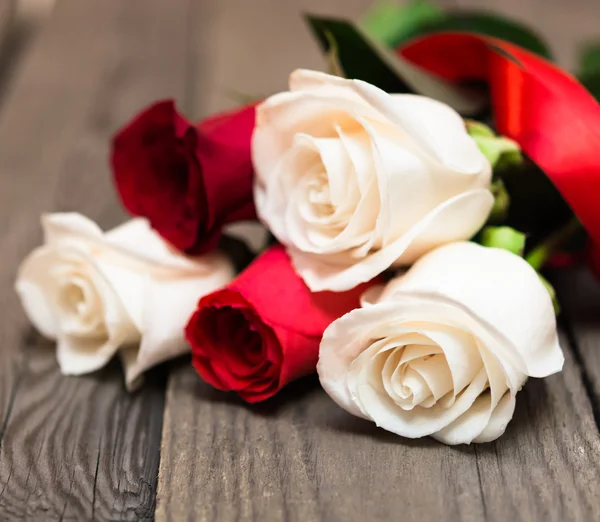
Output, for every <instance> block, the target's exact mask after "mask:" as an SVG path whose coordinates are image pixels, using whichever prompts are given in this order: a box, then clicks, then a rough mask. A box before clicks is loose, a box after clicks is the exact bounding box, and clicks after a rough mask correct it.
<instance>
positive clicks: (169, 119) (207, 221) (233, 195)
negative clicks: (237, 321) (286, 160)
mask: <svg viewBox="0 0 600 522" xmlns="http://www.w3.org/2000/svg"><path fill="white" fill-rule="evenodd" d="M253 129H254V107H253V106H248V107H245V108H243V109H240V110H237V111H233V112H230V113H226V114H220V115H217V116H214V117H212V118H209V119H207V120H204V121H202V122H200V123H199V124H198V125H197V126H195V125H193V124H191V123H190V122H189V121H187V120H186V119H185V118H184V117H183V116H182V115H181V114H179V113H178V112H177V109H176V108H175V104H174V102H173V100H164V101H160V102H157V103H155V104H154V105H151V106H150V107H148V108H147V109H145V110H144V111H142V112H141V113H140V114H138V115H137V116H136V117H135V118H134V119H133V120H132V121H131V122H130V123H128V124H127V125H126V126H125V127H124V128H123V129H122V130H121V131H119V132H118V133H117V134H116V136H115V137H114V140H113V148H112V167H113V173H114V179H115V182H116V185H117V189H118V191H119V194H120V196H121V200H122V201H123V204H124V206H125V208H126V209H127V210H128V211H129V212H130V213H131V214H133V215H135V216H142V217H145V218H147V219H148V220H149V221H150V223H151V225H152V227H153V228H154V229H155V230H156V231H157V232H158V233H159V234H160V235H161V236H163V237H164V238H165V239H166V240H167V241H169V242H170V243H171V244H172V245H173V246H175V247H176V248H178V249H179V250H183V251H185V252H187V253H189V254H193V255H196V254H201V253H203V252H207V251H209V250H212V249H213V248H214V247H215V245H216V243H217V241H218V239H219V236H220V233H221V229H222V227H223V225H225V224H227V223H231V222H234V221H240V220H246V219H254V218H255V210H254V202H253V198H252V177H253V171H252V159H251V154H250V139H251V137H252V131H253Z"/></svg>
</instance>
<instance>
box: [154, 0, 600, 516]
mask: <svg viewBox="0 0 600 522" xmlns="http://www.w3.org/2000/svg"><path fill="white" fill-rule="evenodd" d="M457 3H460V4H462V5H471V6H479V7H482V6H483V7H491V6H492V2H491V1H490V0H487V1H485V0H481V1H479V2H477V1H476V0H474V1H471V2H469V1H468V0H466V1H459V2H448V4H449V5H456V4H457ZM368 4H369V2H368V1H364V2H361V1H356V2H354V1H353V2H340V1H337V2H336V1H335V0H329V1H326V2H322V1H321V2H318V4H317V2H311V1H310V0H305V1H302V2H289V3H288V2H279V1H276V0H273V1H267V0H261V1H258V2H252V3H249V2H243V1H232V0H230V1H226V2H203V4H202V5H203V9H204V14H205V16H206V17H207V18H205V19H204V20H203V21H202V22H201V21H200V20H199V21H198V22H197V23H199V24H200V23H204V24H206V25H207V26H208V27H206V30H207V31H209V33H208V34H210V36H207V34H205V32H204V31H201V30H200V31H197V32H196V34H197V35H199V36H197V38H198V39H197V40H195V41H193V42H192V48H193V49H192V53H193V54H194V53H195V55H196V56H198V57H201V59H199V60H196V61H195V63H196V65H197V69H196V72H195V73H194V76H193V77H192V79H191V80H190V81H191V82H192V83H193V84H194V85H196V86H197V88H195V89H193V92H195V93H198V96H199V97H198V98H194V99H193V101H192V102H191V105H189V107H190V109H193V110H194V112H195V113H196V114H198V115H204V114H206V113H208V112H211V111H214V110H218V109H223V108H226V107H229V106H231V105H232V104H233V102H232V101H231V100H229V99H228V98H227V97H226V95H225V94H224V91H223V89H222V87H223V86H225V87H234V88H236V89H237V90H240V91H243V92H249V93H256V94H264V93H270V92H273V91H274V90H277V89H282V88H285V78H286V77H287V74H288V72H289V70H290V67H292V68H293V67H295V66H304V67H311V68H321V67H322V61H321V60H320V57H319V56H318V54H317V53H316V48H315V46H314V44H313V43H312V42H311V40H310V37H309V35H308V33H307V32H306V31H305V30H304V28H303V27H302V21H301V20H300V19H299V17H298V13H299V11H301V10H304V11H306V10H312V9H315V8H316V9H318V10H319V12H329V13H330V14H343V15H344V16H349V17H357V16H358V15H359V14H360V12H361V11H362V10H363V9H364V8H365V7H366V6H367V5H368ZM596 5H597V4H593V5H592V4H591V3H590V2H587V3H586V2H585V1H584V0H578V1H577V2H571V3H568V4H567V3H566V2H558V1H557V0H553V1H552V2H548V1H547V0H531V1H530V2H520V1H518V0H513V1H510V2H505V3H504V4H497V5H496V3H495V2H494V5H493V7H494V8H496V7H498V9H499V10H500V11H505V12H507V13H508V12H509V13H510V14H511V15H512V16H514V17H517V18H520V17H521V13H523V14H524V16H525V21H533V22H534V24H533V25H534V26H536V27H537V28H538V29H540V32H541V33H542V34H545V35H547V36H551V37H552V38H553V40H554V41H555V42H556V43H558V45H559V49H558V50H559V52H558V55H559V59H561V61H562V62H563V63H567V64H571V65H572V64H573V62H574V58H573V57H574V56H575V51H574V49H575V47H574V45H575V43H577V42H581V41H582V39H583V38H584V37H585V36H586V35H590V34H592V32H591V29H592V28H591V25H592V24H591V22H590V21H589V20H588V21H586V22H585V24H587V25H586V27H587V29H586V30H584V31H580V30H579V27H580V25H577V26H575V25H573V26H567V27H562V34H561V36H560V37H559V38H556V33H555V31H556V29H557V28H558V27H559V25H558V21H559V20H560V19H561V17H562V16H563V14H564V13H565V12H566V11H567V10H568V9H570V8H571V6H574V7H573V8H574V9H575V10H576V11H577V12H578V14H577V15H567V19H568V20H570V21H571V22H573V21H574V20H575V19H577V20H578V21H582V20H583V18H585V17H586V16H588V17H589V16H591V15H593V14H594V13H595V12H596ZM567 6H568V7H567ZM541 9H543V10H544V16H543V17H542V16H539V13H540V10H541ZM267 13H268V14H267ZM563 19H564V18H563ZM599 19H600V18H599V17H598V16H596V18H595V19H594V22H595V25H594V31H596V30H597V29H596V28H597V21H598V20H599ZM273 21H276V23H273ZM586 31H587V32H586ZM551 33H552V34H551ZM567 43H568V44H569V45H567ZM267 57H268V58H267ZM579 291H583V288H581V289H580V290H579ZM578 328H579V325H578V326H575V330H576V331H577V330H578ZM561 335H562V343H563V346H564V347H565V351H566V358H567V362H566V365H565V370H564V372H563V373H562V374H560V375H556V376H553V377H550V378H549V379H546V380H543V381H538V380H531V381H530V382H529V383H528V384H527V386H526V388H525V390H524V391H523V392H521V394H520V395H519V397H518V401H517V410H516V413H515V417H514V419H513V421H512V423H511V424H510V426H509V428H508V430H507V433H506V434H505V436H504V437H503V438H501V439H500V440H498V441H496V442H495V443H491V444H485V445H474V446H468V447H459V448H449V447H445V446H442V445H440V444H438V443H436V442H434V441H430V440H421V441H409V440H405V439H400V438H398V437H395V436H393V435H390V434H387V433H386V432H383V431H381V430H378V429H377V428H375V427H374V426H372V425H371V424H369V423H367V422H364V421H361V420H359V419H356V418H354V417H351V416H349V415H348V414H346V413H345V412H344V411H342V410H340V409H339V408H338V407H337V406H336V405H335V404H334V403H333V402H332V401H331V400H330V399H329V398H328V397H327V396H326V394H325V393H324V392H323V391H322V390H321V389H320V388H319V386H318V382H317V380H316V379H314V378H309V379H305V380H304V381H302V382H300V383H297V384H294V385H292V386H290V387H289V388H288V389H286V390H284V392H282V393H281V394H280V395H279V396H278V397H276V398H275V399H273V400H272V401H269V402H268V403H267V404H263V405H258V406H248V405H245V404H243V403H242V402H241V401H239V400H238V399H236V398H235V397H233V396H231V395H227V394H223V393H221V392H218V391H215V390H212V389H211V388H210V387H209V386H207V385H205V384H204V383H202V382H201V381H200V380H199V379H198V378H197V377H196V375H195V374H194V372H193V370H192V369H191V368H190V367H189V365H187V364H185V363H182V364H181V365H180V366H179V367H177V368H176V369H175V370H174V371H172V372H171V374H170V377H169V383H168V390H167V397H166V408H165V416H164V424H163V442H162V450H161V466H160V477H159V490H158V497H157V511H156V520H157V521H158V522H166V521H179V520H190V521H212V520H219V521H224V522H228V521H237V520H241V521H253V520H256V521H261V522H269V521H280V520H286V521H306V520H311V521H313V520H315V521H319V520H321V521H327V522H330V521H338V520H339V521H341V520H344V521H364V520H406V521H411V520H467V521H471V520H472V521H479V520H486V521H505V520H515V521H531V520H544V521H546V520H548V521H557V522H558V521H564V520H580V521H587V520H594V519H595V518H597V513H598V511H600V503H599V500H598V499H600V486H599V479H600V439H599V436H598V428H597V425H596V423H595V420H594V410H595V402H594V401H593V400H591V399H590V394H589V387H590V385H589V382H587V383H586V379H585V378H582V375H583V373H582V368H583V366H582V364H583V362H582V357H583V356H582V355H580V347H579V348H578V347H577V346H576V345H575V344H573V341H574V339H575V338H574V337H573V335H571V329H570V328H567V329H566V333H564V332H563V333H562V334H561ZM584 337H585V336H584ZM585 339H587V341H583V344H584V345H585V343H586V342H587V343H588V344H589V346H590V347H595V346H597V345H598V344H597V343H598V337H597V336H596V337H594V336H591V337H585ZM589 351H590V352H591V351H592V348H590V350H589ZM586 353H587V352H586ZM596 357H597V356H596ZM588 361H589V362H592V361H591V359H590V358H589V357H588V359H586V361H585V362H588ZM596 368H600V365H598V364H597V366H596ZM584 377H585V376H584ZM590 379H591V377H590V376H588V381H590ZM594 382H596V381H594ZM597 382H599V383H600V380H598V381H597ZM598 389H600V387H599V388H598Z"/></svg>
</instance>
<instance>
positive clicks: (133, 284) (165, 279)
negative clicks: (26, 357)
mask: <svg viewBox="0 0 600 522" xmlns="http://www.w3.org/2000/svg"><path fill="white" fill-rule="evenodd" d="M42 224H43V227H44V234H45V244H44V246H42V247H39V248H37V249H36V250H34V251H33V252H32V253H31V254H30V255H29V256H28V257H27V259H25V261H24V262H23V264H22V265H21V267H20V269H19V274H18V277H17V282H16V290H17V292H18V294H19V296H20V298H21V301H22V303H23V307H24V309H25V312H26V313H27V315H28V316H29V318H30V320H31V321H32V322H33V324H34V325H35V326H36V328H37V329H38V330H39V331H40V332H41V333H42V334H43V335H45V336H46V337H49V338H51V339H56V340H57V358H58V363H59V365H60V368H61V371H62V372H63V373H64V374H67V375H68V374H71V375H80V374H84V373H88V372H92V371H95V370H97V369H99V368H101V367H103V366H104V365H105V364H106V363H107V362H108V361H109V360H110V359H111V358H112V357H113V356H114V355H115V353H117V352H119V354H120V356H121V359H122V361H123V364H124V367H125V379H126V384H127V386H128V388H129V389H133V388H135V387H137V386H138V385H139V384H140V383H141V379H140V377H141V376H142V374H143V372H144V371H146V370H147V369H148V368H150V367H152V366H154V365H156V364H159V363H161V362H163V361H165V360H167V359H170V358H172V357H175V356H177V355H180V354H181V353H183V352H185V351H187V350H188V349H189V348H188V346H187V345H186V343H185V342H184V339H183V335H184V327H185V324H186V322H187V320H188V319H189V316H190V315H191V314H192V312H193V310H194V308H195V306H196V303H197V302H198V300H199V299H200V298H201V297H203V296H204V295H206V294H208V293H209V292H211V291H213V290H216V289H217V288H220V287H221V286H223V285H225V284H226V283H227V282H228V281H230V280H231V279H232V277H233V275H234V269H233V267H232V265H231V263H230V262H229V260H228V259H227V258H226V257H225V256H223V255H221V254H218V253H214V254H210V255H207V256H203V257H201V258H196V259H194V260H191V259H189V258H185V257H183V256H182V255H180V254H178V253H176V252H174V251H172V250H171V249H170V248H169V247H168V246H167V244H166V243H165V242H164V241H163V240H162V239H160V237H159V236H157V235H156V233H154V232H153V231H152V230H151V229H150V227H149V225H148V223H147V221H145V220H143V219H134V220H132V221H129V222H127V223H125V224H123V225H121V226H120V227H117V228H115V229H114V230H112V231H110V232H107V233H103V232H102V230H100V228H99V227H98V226H97V225H96V224H95V223H94V222H92V221H90V220H89V219H87V218H85V217H84V216H81V215H79V214H75V213H66V214H50V215H46V216H44V217H43V218H42Z"/></svg>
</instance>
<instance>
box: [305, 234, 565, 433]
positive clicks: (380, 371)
mask: <svg viewBox="0 0 600 522" xmlns="http://www.w3.org/2000/svg"><path fill="white" fill-rule="evenodd" d="M367 297H368V299H367V301H369V300H370V298H371V297H372V296H367ZM363 306H364V307H363V308H360V309H357V310H354V311H352V312H350V313H349V314H346V315H345V316H344V317H342V318H341V319H338V320H337V321H335V322H334V323H332V324H331V326H330V327H329V328H328V329H327V330H326V331H325V334H324V336H323V340H322V342H321V349H320V357H319V363H318V368H317V370H318V372H319V378H320V380H321V384H322V385H323V388H325V391H326V392H327V393H328V394H329V395H330V396H331V397H332V398H333V400H334V401H335V402H337V403H338V404H339V405H340V406H341V407H342V408H344V409H346V410H347V411H349V412H350V413H352V414H354V415H357V416H359V417H364V418H366V419H370V420H373V421H374V422H375V423H376V424H377V425H378V426H380V427H382V428H384V429H386V430H388V431H391V432H394V433H397V434H398V435H402V436H404V437H410V438H417V437H424V436H427V435H431V436H432V437H434V438H436V439H438V440H440V441H442V442H445V443H446V444H460V443H467V444H468V443H470V442H488V441H491V440H494V439H496V438H498V437H499V436H500V435H502V433H504V430H505V429H506V425H507V424H508V422H509V421H510V419H511V418H512V416H513V412H514V408H515V395H516V393H517V392H518V391H519V390H520V389H521V387H522V386H523V384H524V383H525V381H526V380H527V377H528V376H531V377H546V376H547V375H550V374H552V373H556V372H558V371H560V370H561V368H562V366H563V362H564V358H563V354H562V351H561V349H560V346H559V344H558V337H557V333H556V320H555V317H554V309H553V307H552V302H551V299H550V296H549V294H548V291H547V290H546V288H545V287H544V285H543V284H542V283H541V281H540V279H539V277H538V275H537V273H536V272H535V271H534V270H533V268H531V267H530V266H529V265H528V264H527V263H526V262H525V261H524V260H523V259H521V258H520V257H517V256H516V255H514V254H511V253H510V252H507V251H505V250H499V249H493V248H484V247H482V246H479V245H476V244H474V243H465V242H461V243H455V244H451V245H446V246H443V247H440V248H439V249H437V250H435V251H433V252H431V253H429V254H427V255H425V256H424V257H423V258H421V259H420V260H419V261H418V262H417V263H416V264H415V265H414V266H413V267H412V268H411V269H410V270H409V271H408V272H407V273H406V275H404V276H401V277H399V278H397V279H395V280H393V281H391V282H390V283H389V284H388V286H386V287H385V289H384V290H383V293H382V294H381V295H380V296H379V297H378V298H376V299H374V300H373V301H372V302H371V303H364V305H363Z"/></svg>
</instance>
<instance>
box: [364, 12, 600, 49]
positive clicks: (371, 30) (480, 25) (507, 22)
mask: <svg viewBox="0 0 600 522" xmlns="http://www.w3.org/2000/svg"><path fill="white" fill-rule="evenodd" d="M362 27H363V28H364V29H365V31H366V32H367V33H368V34H370V35H371V36H373V37H374V38H376V39H377V40H379V41H381V42H382V43H384V44H386V45H388V46H390V47H397V46H398V45H400V44H402V43H403V42H405V41H407V40H409V39H411V38H414V37H417V36H421V35H425V34H429V33H433V32H439V31H466V32H473V33H478V34H484V35H487V36H494V37H496V38H500V39H502V40H506V41H508V42H511V43H514V44H517V45H519V46H521V47H523V48H525V49H528V50H530V51H532V52H534V53H536V54H539V55H540V56H543V57H545V58H549V59H552V53H551V51H550V48H549V47H548V45H547V44H546V43H545V42H544V40H543V39H542V38H541V37H540V36H539V35H538V34H537V33H535V32H534V31H533V30H532V29H531V28H529V27H527V26H525V25H524V24H521V23H520V22H517V21H515V20H512V19H510V18H506V17H503V16H499V15H497V14H491V13H487V12H485V11H477V10H463V9H457V10H450V11H443V10H442V9H440V8H439V7H438V6H437V5H436V4H435V3H433V2H430V1H428V0H413V1H412V2H410V3H409V4H408V5H405V6H401V5H398V4H397V3H393V2H390V1H389V0H387V1H384V2H382V3H379V4H375V6H374V7H373V8H372V9H370V10H369V11H368V12H367V14H366V15H365V18H364V19H363V22H362ZM598 47H600V46H597V47H596V48H595V49H594V48H591V53H590V56H591V57H592V58H593V59H594V60H595V59H596V57H597V54H596V51H597V52H598V54H600V49H598Z"/></svg>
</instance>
